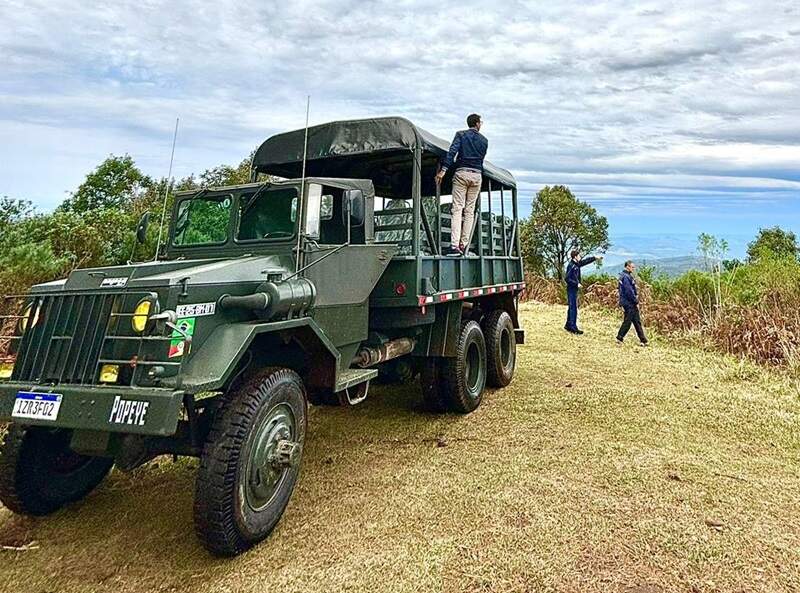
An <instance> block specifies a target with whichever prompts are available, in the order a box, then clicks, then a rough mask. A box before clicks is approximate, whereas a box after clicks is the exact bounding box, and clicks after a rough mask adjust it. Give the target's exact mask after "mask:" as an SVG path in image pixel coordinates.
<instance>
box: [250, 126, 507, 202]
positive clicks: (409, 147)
mask: <svg viewBox="0 0 800 593" xmlns="http://www.w3.org/2000/svg"><path fill="white" fill-rule="evenodd" d="M304 140H305V130H304V129H300V130H294V131H292V132H286V133H283V134H277V135H275V136H272V137H271V138H268V139H267V140H266V141H265V142H264V143H263V144H262V145H261V146H260V147H259V148H258V150H257V151H256V154H255V156H254V158H253V168H254V170H255V171H257V172H259V173H267V174H271V175H277V176H280V177H300V176H301V175H302V161H303V145H304ZM415 147H419V148H420V150H421V152H422V155H421V156H422V158H421V171H420V173H421V192H422V195H434V194H435V185H434V179H433V178H434V175H435V174H436V170H437V168H438V165H439V163H440V161H441V160H442V159H443V158H444V157H445V155H446V154H447V151H448V149H449V148H450V143H449V142H448V141H446V140H443V139H441V138H438V137H437V136H434V135H433V134H431V133H429V132H426V131H425V130H423V129H422V128H419V127H417V126H415V125H414V124H413V123H411V122H410V121H409V120H407V119H405V118H402V117H382V118H376V119H360V120H350V121H337V122H331V123H326V124H321V125H318V126H313V127H310V128H309V129H308V150H307V163H306V175H314V176H326V177H351V178H364V179H371V180H372V181H373V183H374V185H375V189H376V192H377V193H378V194H379V195H382V196H386V197H401V198H402V197H410V196H411V178H412V176H411V175H410V174H409V167H412V166H414V161H413V151H414V148H415ZM449 178H450V176H449V175H448V177H447V178H446V179H445V185H446V186H449V183H450V179H449ZM489 181H491V183H492V187H493V189H499V188H501V187H502V188H504V189H511V188H514V187H516V182H515V181H514V177H513V176H512V175H511V173H509V172H508V171H506V170H505V169H501V168H500V167H496V166H494V165H492V164H491V163H490V162H488V161H486V162H484V188H486V186H487V184H488V182H489ZM442 191H443V192H447V191H448V187H444V188H443V190H442Z"/></svg>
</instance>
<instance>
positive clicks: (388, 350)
mask: <svg viewBox="0 0 800 593" xmlns="http://www.w3.org/2000/svg"><path fill="white" fill-rule="evenodd" d="M416 344H417V342H416V340H414V339H413V338H398V339H397V340H392V341H390V342H386V343H385V344H381V345H380V346H378V347H376V348H373V347H371V346H362V348H361V350H359V351H358V354H356V356H355V358H354V359H353V365H354V366H357V367H361V368H362V369H363V368H366V367H371V366H375V365H376V364H380V363H382V362H386V361H387V360H391V359H393V358H397V357H399V356H405V355H406V354H410V353H411V352H412V351H413V350H414V346H416Z"/></svg>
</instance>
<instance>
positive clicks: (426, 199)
mask: <svg viewBox="0 0 800 593" xmlns="http://www.w3.org/2000/svg"><path fill="white" fill-rule="evenodd" d="M447 149H448V144H447V143H446V142H444V141H443V140H441V139H439V138H436V137H434V136H433V135H431V134H429V133H427V132H425V131H424V130H421V129H420V128H418V127H416V126H414V125H413V124H412V123H411V122H409V121H408V120H405V119H402V118H396V117H392V118H380V119H369V120H357V121H340V122H333V123H328V124H324V125H319V126H315V127H311V128H309V129H304V130H297V131H293V132H289V133H285V134H280V135H277V136H273V137H271V138H269V139H268V140H266V141H265V142H264V143H263V144H262V145H261V146H260V148H259V149H258V150H257V152H256V153H255V156H254V159H253V165H252V183H248V184H244V185H236V186H231V187H213V188H206V189H202V190H200V191H189V192H180V193H177V194H176V196H175V203H174V208H173V210H172V215H171V222H170V226H169V233H168V240H167V241H166V248H165V249H164V252H163V253H162V254H161V256H160V257H156V260H155V261H149V262H143V263H135V264H129V265H124V266H114V267H105V268H95V269H78V270H75V271H73V272H72V273H71V274H70V275H69V277H68V278H66V279H64V280H59V281H55V282H49V283H45V284H40V285H37V286H34V287H33V288H32V289H31V291H30V293H29V294H26V295H22V296H16V297H14V296H12V297H9V298H10V299H11V300H12V301H13V302H15V303H19V308H18V309H16V310H15V312H14V314H12V315H7V316H5V318H4V320H3V327H4V328H5V329H4V332H3V333H4V336H3V339H5V342H6V345H7V348H6V356H5V358H3V360H2V363H1V364H0V421H2V422H9V424H8V427H7V430H6V432H5V434H4V436H3V440H2V444H1V445H0V500H1V501H2V502H3V504H4V505H5V506H6V507H8V508H9V509H11V510H12V511H14V512H17V513H24V514H30V515H46V514H48V513H51V512H53V511H56V510H57V509H59V508H61V507H62V506H64V505H65V504H67V503H69V502H71V501H75V500H78V499H81V498H82V497H84V496H85V495H86V494H88V493H89V492H90V491H91V490H92V489H93V488H94V487H96V486H97V485H98V484H99V483H100V482H101V481H102V480H103V478H104V477H105V476H106V474H107V473H108V472H109V470H110V469H111V467H112V465H116V466H117V467H118V468H119V469H121V470H130V469H132V468H135V467H137V466H139V465H141V464H143V463H145V462H147V461H148V460H151V459H153V458H154V457H156V456H158V455H163V454H171V455H174V456H193V457H198V458H199V459H200V465H199V469H198V474H197V480H196V487H195V502H194V523H195V531H196V533H197V535H198V536H199V538H200V540H201V541H202V543H203V544H204V545H205V546H206V548H207V549H208V550H210V551H211V552H212V553H214V554H218V555H234V554H238V553H240V552H242V551H244V550H246V549H248V548H249V547H251V546H252V545H254V544H255V543H257V542H258V541H260V540H262V539H263V538H265V537H266V536H267V535H268V534H269V533H270V531H271V530H272V529H273V528H274V527H275V525H276V523H277V522H278V520H279V518H280V516H281V514H282V513H283V510H284V508H285V507H286V504H287V502H288V500H289V497H290V496H291V494H292V490H293V488H294V485H295V483H296V481H297V479H298V473H299V470H300V464H301V459H302V455H303V443H304V440H305V436H306V431H307V406H308V402H311V403H313V404H320V405H324V404H330V405H348V406H349V405H356V404H358V403H360V402H362V401H363V400H364V398H365V397H366V396H367V394H368V387H369V384H370V382H371V381H372V380H374V379H376V378H378V375H379V373H380V374H381V377H382V378H389V379H391V378H394V379H402V380H406V381H407V380H410V379H411V378H414V377H415V376H416V375H419V383H420V385H421V392H422V399H423V401H424V403H425V405H426V406H427V407H428V408H429V409H431V410H435V411H440V412H450V413H461V414H463V413H468V412H470V411H472V410H474V409H475V408H476V407H478V405H479V404H480V402H481V398H482V397H483V395H484V389H485V386H486V385H487V384H488V385H489V386H492V387H503V386H505V385H507V384H508V383H509V382H510V381H511V380H512V377H513V373H514V367H515V363H516V345H517V344H518V343H521V342H522V341H523V335H524V334H523V331H522V329H521V328H520V323H519V318H518V315H517V301H518V299H517V297H518V296H519V294H520V292H521V291H522V290H523V276H522V261H521V258H520V247H519V232H518V225H517V218H518V217H517V193H516V184H515V182H514V179H513V177H512V176H511V174H510V173H509V172H508V171H505V170H503V169H500V168H498V167H495V166H493V165H492V164H490V163H486V165H485V171H484V176H483V187H482V193H481V195H480V198H479V206H478V209H479V212H480V215H479V216H478V217H477V218H476V230H475V232H474V234H473V242H472V244H471V246H470V248H471V249H470V252H469V253H468V254H467V255H465V256H464V257H458V258H453V257H443V256H442V255H441V253H442V245H444V244H446V243H447V242H448V241H449V227H450V220H451V216H450V209H451V206H450V198H449V196H448V193H449V191H450V187H451V177H450V175H451V174H452V173H451V174H450V175H448V176H447V177H445V179H444V181H443V183H442V184H441V185H440V186H439V185H437V184H436V183H435V182H434V177H435V173H436V171H437V168H438V165H439V162H440V160H441V159H442V158H443V156H444V155H445V153H446V151H447ZM304 157H305V158H304ZM146 223H147V221H146V220H143V221H142V223H141V224H140V227H139V229H138V230H139V236H140V239H141V238H142V237H143V236H144V231H145V227H146Z"/></svg>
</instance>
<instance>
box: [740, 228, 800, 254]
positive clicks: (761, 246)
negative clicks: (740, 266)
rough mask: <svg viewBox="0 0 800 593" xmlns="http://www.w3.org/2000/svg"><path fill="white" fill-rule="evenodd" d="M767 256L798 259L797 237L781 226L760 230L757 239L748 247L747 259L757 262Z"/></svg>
mask: <svg viewBox="0 0 800 593" xmlns="http://www.w3.org/2000/svg"><path fill="white" fill-rule="evenodd" d="M766 255H773V256H775V257H779V258H780V257H793V258H797V257H798V256H800V247H798V245H797V236H796V235H795V234H794V233H793V232H791V231H785V230H783V229H782V228H781V227H779V226H774V227H772V228H768V229H759V230H758V235H757V236H756V238H755V239H754V240H753V241H752V242H751V243H750V244H749V245H748V246H747V259H749V260H750V261H756V260H758V259H760V258H761V257H764V256H766Z"/></svg>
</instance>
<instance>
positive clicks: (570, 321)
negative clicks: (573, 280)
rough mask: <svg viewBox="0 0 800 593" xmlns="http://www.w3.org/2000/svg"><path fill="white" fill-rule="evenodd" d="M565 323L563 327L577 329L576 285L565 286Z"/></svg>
mask: <svg viewBox="0 0 800 593" xmlns="http://www.w3.org/2000/svg"><path fill="white" fill-rule="evenodd" d="M567 305H568V308H567V323H566V325H565V326H564V328H565V329H571V330H573V331H574V330H576V329H578V287H577V286H567Z"/></svg>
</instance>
